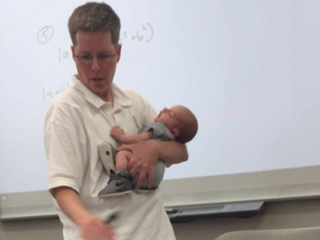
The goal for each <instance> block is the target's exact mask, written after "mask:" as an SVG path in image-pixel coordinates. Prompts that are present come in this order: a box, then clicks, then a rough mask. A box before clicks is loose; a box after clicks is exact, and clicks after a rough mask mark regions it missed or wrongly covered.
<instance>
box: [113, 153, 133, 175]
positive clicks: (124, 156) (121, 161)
mask: <svg viewBox="0 0 320 240" xmlns="http://www.w3.org/2000/svg"><path fill="white" fill-rule="evenodd" d="M130 158H131V152H129V151H127V150H121V151H119V152H117V154H116V168H117V169H118V170H128V162H129V160H130Z"/></svg>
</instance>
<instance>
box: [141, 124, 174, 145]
mask: <svg viewBox="0 0 320 240" xmlns="http://www.w3.org/2000/svg"><path fill="white" fill-rule="evenodd" d="M150 130H152V132H153V135H152V138H154V139H159V140H162V141H168V140H174V136H173V135H172V133H171V132H170V131H169V130H168V128H166V127H165V126H164V125H163V124H162V123H160V122H156V123H151V124H149V125H147V126H145V127H144V128H143V131H146V132H147V131H150Z"/></svg>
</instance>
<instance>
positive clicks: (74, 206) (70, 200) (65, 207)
mask: <svg viewBox="0 0 320 240" xmlns="http://www.w3.org/2000/svg"><path fill="white" fill-rule="evenodd" d="M52 195H53V196H54V198H55V199H56V200H57V202H58V204H59V206H60V208H61V210H62V211H63V212H65V213H66V214H67V215H68V217H69V218H70V219H71V220H72V221H73V222H74V223H75V224H77V225H79V224H80V221H81V220H82V219H85V218H86V217H88V216H90V214H89V213H88V212H87V211H86V210H85V208H84V207H83V204H82V202H81V200H80V197H79V195H78V193H77V192H75V191H74V190H73V189H71V188H69V187H58V188H55V189H53V190H52Z"/></svg>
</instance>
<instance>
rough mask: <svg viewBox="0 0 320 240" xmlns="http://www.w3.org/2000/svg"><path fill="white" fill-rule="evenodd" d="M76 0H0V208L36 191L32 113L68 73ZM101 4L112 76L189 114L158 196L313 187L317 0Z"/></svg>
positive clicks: (40, 112)
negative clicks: (115, 45)
mask: <svg viewBox="0 0 320 240" xmlns="http://www.w3.org/2000/svg"><path fill="white" fill-rule="evenodd" d="M85 2H86V1H79V0H72V1H67V2H64V3H63V5H62V4H61V3H60V4H59V2H57V1H53V0H47V1H40V0H33V1H14V2H12V1H3V0H0V21H1V24H0V31H1V38H0V43H1V53H2V57H1V58H0V65H1V78H0V111H1V113H2V114H1V118H0V194H1V201H0V204H1V205H0V207H2V208H3V209H9V212H10V211H11V212H13V211H14V212H15V216H18V215H19V213H21V212H23V210H22V209H23V208H24V207H25V205H28V204H26V203H20V202H19V199H21V196H28V197H29V196H30V199H31V200H30V206H31V207H33V205H35V204H34V198H36V199H40V198H41V199H42V197H39V196H38V195H37V194H40V195H41V196H42V194H45V195H44V196H45V197H44V198H45V199H47V197H46V194H47V193H46V191H47V187H48V177H47V175H48V173H47V162H46V157H45V152H44V147H43V134H44V132H43V128H44V117H45V114H46V111H47V110H48V107H49V106H50V104H51V103H52V101H53V99H54V98H55V97H56V96H58V95H59V94H60V93H61V92H63V91H65V90H66V89H67V87H68V86H69V84H70V81H71V76H72V75H73V74H74V73H75V71H76V70H75V66H74V63H73V60H72V55H71V49H70V46H71V40H70V37H69V33H68V30H67V21H68V17H69V16H70V14H71V13H72V11H73V9H74V8H75V7H77V6H78V5H80V4H82V3H85ZM107 2H108V3H109V4H110V5H111V6H112V7H113V8H114V9H115V11H116V12H117V13H118V15H119V16H120V18H121V21H122V29H121V33H120V38H121V44H122V45H123V47H122V56H121V60H120V62H119V64H118V68H117V73H116V76H115V79H114V81H115V83H116V84H117V85H119V86H120V87H123V88H129V89H134V90H136V91H138V92H139V93H140V94H141V95H142V96H144V97H145V98H146V99H148V100H149V102H150V103H151V104H152V105H153V106H154V107H155V108H156V109H157V110H160V109H162V108H163V107H165V106H167V107H168V106H172V105H176V104H183V105H186V106H187V107H189V108H190V109H191V110H192V111H193V112H194V113H195V115H196V116H197V118H198V121H199V132H198V135H197V136H196V138H195V139H194V140H193V141H192V142H191V143H189V144H188V150H189V155H190V158H189V161H187V162H186V163H183V164H180V165H179V166H173V167H171V168H169V169H168V170H167V171H166V175H165V179H166V181H165V182H164V183H163V187H162V188H163V195H164V199H165V201H167V202H168V205H181V204H198V203H202V202H226V201H242V200H251V199H261V198H263V199H268V197H269V198H272V199H273V198H286V197H289V198H290V197H303V196H317V195H318V194H319V193H320V192H319V191H318V188H317V187H316V186H317V183H319V182H320V177H314V176H315V175H319V176H320V174H319V173H320V171H319V170H318V166H320V150H319V149H320V148H319V147H318V144H319V142H320V124H319V123H320V108H319V105H320V95H319V93H318V91H319V89H320V81H319V79H320V68H319V63H320V44H319V43H320V17H319V14H318V9H319V7H320V2H319V1H316V0H314V1H312V0H307V1H306V0H282V1H276V0H229V1H225V0H224V1H223V0H220V1H219V0H199V1H187V2H186V1H182V0H176V1H169V0H162V1H156V0H136V1H128V0H126V1H125V0H120V1H119V0H117V1H115V0H114V1H107ZM315 171H316V172H315ZM317 171H318V172H317ZM284 174H289V175H290V176H292V178H291V177H287V175H284ZM301 174H302V175H301ZM298 175H299V179H303V180H301V181H300V180H299V181H296V180H295V179H296V178H297V176H298ZM261 176H263V177H262V178H261ZM259 177H260V178H261V179H260V180H261V184H260V180H258V179H257V178H259ZM289 180H290V182H286V181H289ZM293 180H294V181H293ZM246 181H248V183H250V184H249V185H243V183H244V182H246ZM189 186H190V187H189ZM192 186H193V187H192ZM288 186H291V187H292V188H293V189H295V190H289V192H290V194H288V195H284V196H283V195H281V194H280V193H284V192H285V190H284V189H288V188H287V187H288ZM303 186H304V187H303ZM305 186H309V187H310V186H311V188H312V191H308V192H307V193H306V192H305V191H306V189H310V188H308V187H307V188H306V187H305ZM270 187H272V189H273V190H272V191H275V192H272V191H271V192H270V191H267V190H266V189H269V188H270ZM177 189H179V190H177ZM244 189H249V190H248V191H251V190H252V189H254V191H253V193H252V194H249V193H248V192H246V191H245V190H244ZM233 190H234V195H232V196H230V195H228V193H230V192H232V191H233ZM198 191H201V192H202V193H203V194H202V195H201V194H199V193H198ZM292 191H294V194H293V193H292ZM291 193H292V194H291ZM21 194H22V195H21ZM179 194H180V197H179V196H178V195H179ZM219 194H220V195H219ZM35 196H38V197H35ZM218 196H223V197H222V198H219V197H218ZM240 196H249V197H248V198H249V199H247V198H241V197H240ZM10 199H11V200H10ZM16 201H17V202H16ZM39 201H40V200H39ZM41 201H44V202H46V201H47V200H43V199H42V200H41ZM38 203H39V202H38ZM12 204H13V205H12ZM40 205H41V204H40ZM44 205H46V204H44ZM17 206H19V207H17ZM30 206H29V207H30ZM48 206H49V205H48ZM29 207H28V208H27V209H29ZM25 211H26V213H25V214H31V213H30V212H29V213H28V211H27V210H25ZM50 211H51V210H50ZM2 212H3V211H2ZM41 212H43V209H42V210H41ZM22 215H23V214H22Z"/></svg>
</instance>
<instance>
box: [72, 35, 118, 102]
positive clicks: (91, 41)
mask: <svg viewBox="0 0 320 240" xmlns="http://www.w3.org/2000/svg"><path fill="white" fill-rule="evenodd" d="M72 53H73V59H74V61H75V63H76V67H77V70H78V77H79V80H80V81H81V82H82V83H83V84H84V85H85V86H86V87H87V88H88V89H90V90H91V91H92V92H94V93H95V94H97V95H98V96H99V97H100V98H101V99H103V100H105V101H111V100H112V95H111V88H110V86H111V83H112V81H113V77H114V74H115V71H116V66H117V63H118V61H119V59H120V53H121V46H120V45H117V46H115V45H113V44H112V42H111V34H110V33H105V32H82V31H79V32H77V34H76V45H75V46H73V47H72Z"/></svg>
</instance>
